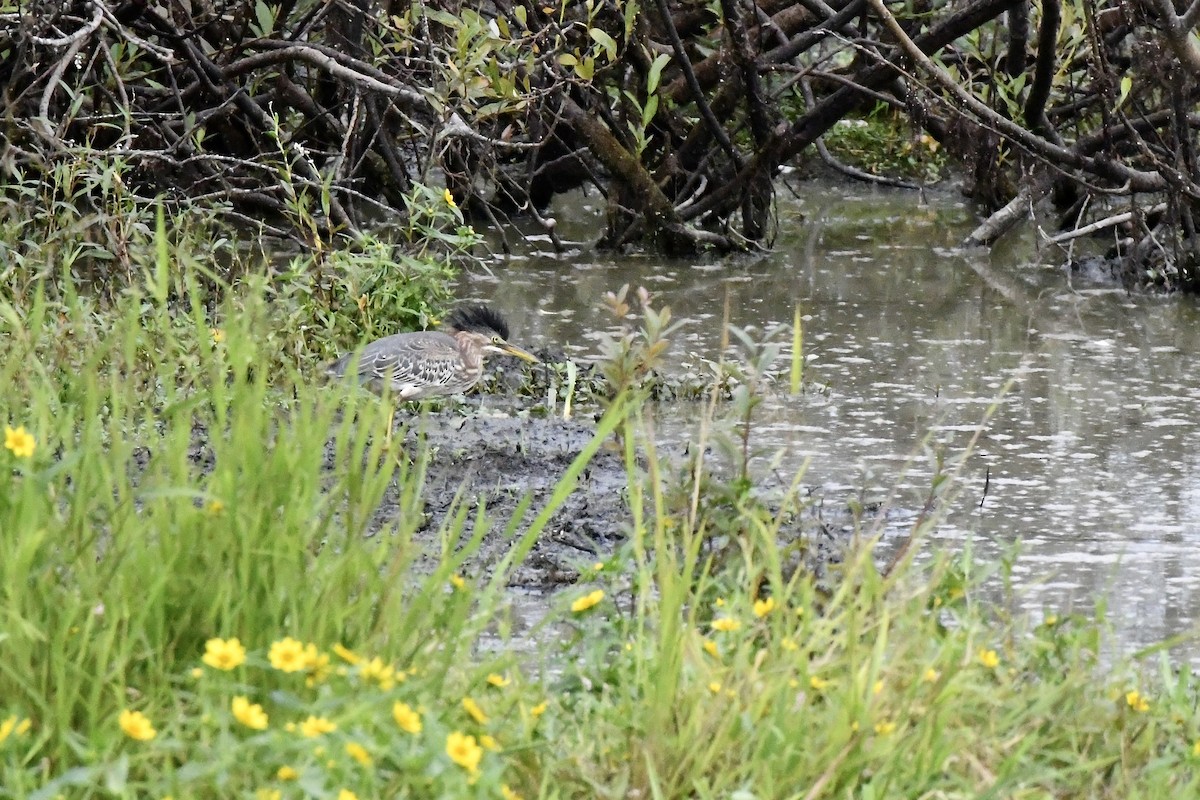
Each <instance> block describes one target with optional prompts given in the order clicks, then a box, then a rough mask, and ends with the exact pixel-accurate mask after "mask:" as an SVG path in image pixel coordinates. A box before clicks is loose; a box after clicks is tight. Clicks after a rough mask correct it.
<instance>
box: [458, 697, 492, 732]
mask: <svg viewBox="0 0 1200 800" xmlns="http://www.w3.org/2000/svg"><path fill="white" fill-rule="evenodd" d="M462 707H463V708H464V709H466V712H467V713H468V714H470V715H471V719H473V720H475V721H476V722H478V723H479V724H480V725H483V724H484V723H486V722H487V721H488V718H487V714H485V713H483V709H482V708H480V707H479V704H478V703H476V702H475V701H474V700H472V699H471V698H469V697H464V698H463V700H462Z"/></svg>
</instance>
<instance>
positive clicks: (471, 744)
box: [446, 731, 483, 774]
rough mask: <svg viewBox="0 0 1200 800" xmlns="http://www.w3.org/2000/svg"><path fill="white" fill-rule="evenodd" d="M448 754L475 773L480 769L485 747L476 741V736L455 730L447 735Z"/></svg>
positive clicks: (468, 770)
mask: <svg viewBox="0 0 1200 800" xmlns="http://www.w3.org/2000/svg"><path fill="white" fill-rule="evenodd" d="M446 755H448V756H450V760H451V761H453V762H454V763H455V764H458V765H459V766H460V767H462V768H463V769H465V770H466V771H467V772H470V773H471V774H475V773H476V772H478V771H479V762H480V760H481V759H482V758H483V748H482V747H480V746H479V745H478V744H476V743H475V737H474V736H466V735H464V734H462V733H459V732H458V731H454V732H453V733H451V734H450V735H449V736H447V737H446Z"/></svg>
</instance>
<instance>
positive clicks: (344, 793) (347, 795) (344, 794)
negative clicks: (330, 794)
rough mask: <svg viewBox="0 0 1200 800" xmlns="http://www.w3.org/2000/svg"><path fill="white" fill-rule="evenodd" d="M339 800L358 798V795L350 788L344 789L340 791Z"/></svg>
mask: <svg viewBox="0 0 1200 800" xmlns="http://www.w3.org/2000/svg"><path fill="white" fill-rule="evenodd" d="M337 800H358V795H356V794H355V793H354V792H352V791H350V790H349V789H342V790H341V791H340V792H338V797H337Z"/></svg>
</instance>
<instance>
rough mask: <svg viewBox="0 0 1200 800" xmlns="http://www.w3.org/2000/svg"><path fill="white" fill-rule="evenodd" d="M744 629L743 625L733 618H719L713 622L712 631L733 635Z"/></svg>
mask: <svg viewBox="0 0 1200 800" xmlns="http://www.w3.org/2000/svg"><path fill="white" fill-rule="evenodd" d="M740 627H742V623H740V622H738V621H737V620H736V619H733V618H732V617H717V618H716V619H714V620H713V621H712V629H713V630H714V631H721V632H722V633H732V632H733V631H736V630H737V629H738V628H740Z"/></svg>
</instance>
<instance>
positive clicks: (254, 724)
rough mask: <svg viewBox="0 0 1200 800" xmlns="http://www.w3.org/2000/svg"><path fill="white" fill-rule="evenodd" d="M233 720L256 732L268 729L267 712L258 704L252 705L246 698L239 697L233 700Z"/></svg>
mask: <svg viewBox="0 0 1200 800" xmlns="http://www.w3.org/2000/svg"><path fill="white" fill-rule="evenodd" d="M232 708H233V718H234V719H236V720H237V721H238V722H240V723H242V724H243V725H245V726H246V727H247V728H253V729H254V730H256V731H264V730H266V729H267V712H265V711H263V707H262V706H260V705H259V704H258V703H251V702H250V700H249V699H248V698H246V697H242V696H241V695H238V696H237V697H235V698H233V704H232Z"/></svg>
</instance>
